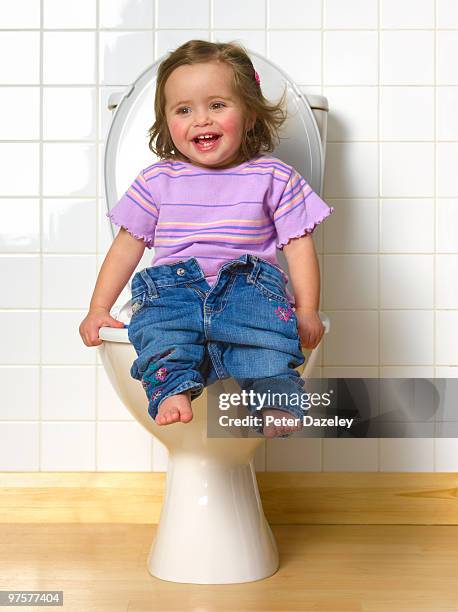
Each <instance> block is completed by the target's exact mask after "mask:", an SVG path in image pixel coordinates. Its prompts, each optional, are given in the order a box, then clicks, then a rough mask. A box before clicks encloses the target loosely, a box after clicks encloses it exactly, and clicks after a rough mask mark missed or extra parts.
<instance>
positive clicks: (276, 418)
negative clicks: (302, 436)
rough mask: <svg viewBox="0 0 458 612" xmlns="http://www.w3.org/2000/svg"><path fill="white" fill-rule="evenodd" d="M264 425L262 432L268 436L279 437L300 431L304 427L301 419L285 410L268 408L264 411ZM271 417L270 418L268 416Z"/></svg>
mask: <svg viewBox="0 0 458 612" xmlns="http://www.w3.org/2000/svg"><path fill="white" fill-rule="evenodd" d="M262 417H263V423H264V427H263V428H262V433H263V435H264V436H265V437H266V438H277V437H278V436H284V435H286V434H290V433H293V432H294V431H298V430H299V429H301V427H302V422H301V419H299V418H296V417H294V416H293V415H292V414H291V413H290V412H286V411H285V410H276V409H275V408H268V409H267V410H263V413H262ZM266 417H269V418H266Z"/></svg>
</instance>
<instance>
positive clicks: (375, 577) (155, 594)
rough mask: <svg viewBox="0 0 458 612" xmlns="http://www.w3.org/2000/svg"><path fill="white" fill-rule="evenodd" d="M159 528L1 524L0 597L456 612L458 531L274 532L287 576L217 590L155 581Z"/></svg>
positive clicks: (107, 604) (300, 528)
mask: <svg viewBox="0 0 458 612" xmlns="http://www.w3.org/2000/svg"><path fill="white" fill-rule="evenodd" d="M155 529H156V527H155V525H141V524H132V525H129V524H103V523H99V524H68V523H67V524H46V525H45V524H27V523H21V524H3V525H0V542H1V544H2V545H1V547H0V589H1V590H8V589H9V590H63V591H64V606H63V607H62V608H56V610H59V609H60V610H65V611H66V612H76V611H78V612H150V611H163V612H166V611H172V610H174V611H177V612H178V611H180V612H183V611H184V610H190V611H195V612H207V611H208V612H213V611H215V612H217V611H219V610H225V611H232V610H233V611H235V610H237V611H239V612H244V611H246V612H248V611H254V610H262V611H263V612H269V611H279V610H283V611H286V610H295V611H298V610H301V611H307V610H314V611H319V612H445V611H447V612H458V527H456V526H418V525H408V526H406V525H273V526H272V530H273V532H274V535H275V537H276V540H277V543H278V547H279V551H280V569H279V571H278V572H277V573H276V574H275V575H274V576H272V577H270V578H268V579H266V580H260V581H258V582H253V583H246V584H241V585H215V586H207V585H189V584H176V583H172V582H165V581H162V580H158V579H156V578H153V577H152V576H150V574H149V573H148V570H147V568H146V558H147V554H148V551H149V547H150V544H151V541H152V539H153V537H154V532H155ZM1 609H2V610H18V608H12V607H5V608H1ZM27 610H37V611H42V610H43V607H40V608H39V607H27Z"/></svg>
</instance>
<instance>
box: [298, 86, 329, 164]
mask: <svg viewBox="0 0 458 612" xmlns="http://www.w3.org/2000/svg"><path fill="white" fill-rule="evenodd" d="M304 98H305V99H306V100H307V102H308V104H309V106H310V108H311V109H312V112H313V116H314V117H315V120H316V122H317V125H318V130H319V132H320V139H321V146H322V148H323V163H324V161H325V159H326V137H327V128H328V112H329V105H328V99H327V98H326V97H325V96H319V95H312V94H304Z"/></svg>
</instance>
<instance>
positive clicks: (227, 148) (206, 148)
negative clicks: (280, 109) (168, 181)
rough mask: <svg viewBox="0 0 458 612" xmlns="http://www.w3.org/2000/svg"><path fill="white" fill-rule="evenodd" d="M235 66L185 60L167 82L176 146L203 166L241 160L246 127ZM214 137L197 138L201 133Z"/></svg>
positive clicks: (167, 104)
mask: <svg viewBox="0 0 458 612" xmlns="http://www.w3.org/2000/svg"><path fill="white" fill-rule="evenodd" d="M232 79H233V70H232V68H231V67H230V66H229V65H228V64H226V63H224V62H217V61H213V62H206V63H200V64H192V65H189V64H186V65H183V66H179V67H178V68H175V70H174V71H173V72H172V73H171V75H170V76H169V78H168V79H167V82H166V84H165V88H164V93H165V113H166V119H167V125H168V128H169V131H170V135H171V137H172V140H173V143H174V145H175V148H176V149H178V151H180V153H181V154H182V155H184V156H185V157H187V158H188V159H189V160H190V162H191V163H193V164H195V165H197V166H202V167H204V168H205V167H215V168H219V167H230V166H231V165H236V164H237V163H241V161H242V160H240V157H239V156H240V145H241V142H242V138H244V137H245V130H246V129H249V128H250V127H252V125H253V123H254V117H253V118H252V120H251V122H248V121H247V120H246V119H245V115H244V112H243V104H242V101H241V100H240V99H239V98H238V97H237V95H236V94H235V92H234V91H233V88H232ZM205 134H210V135H213V136H212V139H207V140H203V141H202V140H200V141H198V142H197V141H196V140H195V139H196V137H197V136H199V135H205Z"/></svg>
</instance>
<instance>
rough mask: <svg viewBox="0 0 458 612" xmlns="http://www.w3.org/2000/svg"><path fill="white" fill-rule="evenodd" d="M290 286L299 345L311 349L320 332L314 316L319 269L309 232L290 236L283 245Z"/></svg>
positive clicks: (316, 305)
mask: <svg viewBox="0 0 458 612" xmlns="http://www.w3.org/2000/svg"><path fill="white" fill-rule="evenodd" d="M283 251H284V253H285V257H286V260H287V262H288V268H289V273H290V278H291V283H292V285H293V292H294V299H295V312H296V317H297V322H298V329H299V336H300V339H301V343H302V346H304V347H305V348H310V349H312V348H315V347H316V346H317V345H318V343H319V342H320V340H321V337H322V335H323V333H324V326H323V324H322V323H321V319H320V317H319V315H318V309H319V303H320V268H319V264H318V258H317V256H316V252H315V245H314V243H313V238H312V235H311V234H306V235H305V236H301V237H300V238H292V239H291V240H290V241H289V242H288V244H286V245H285V246H284V247H283Z"/></svg>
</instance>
